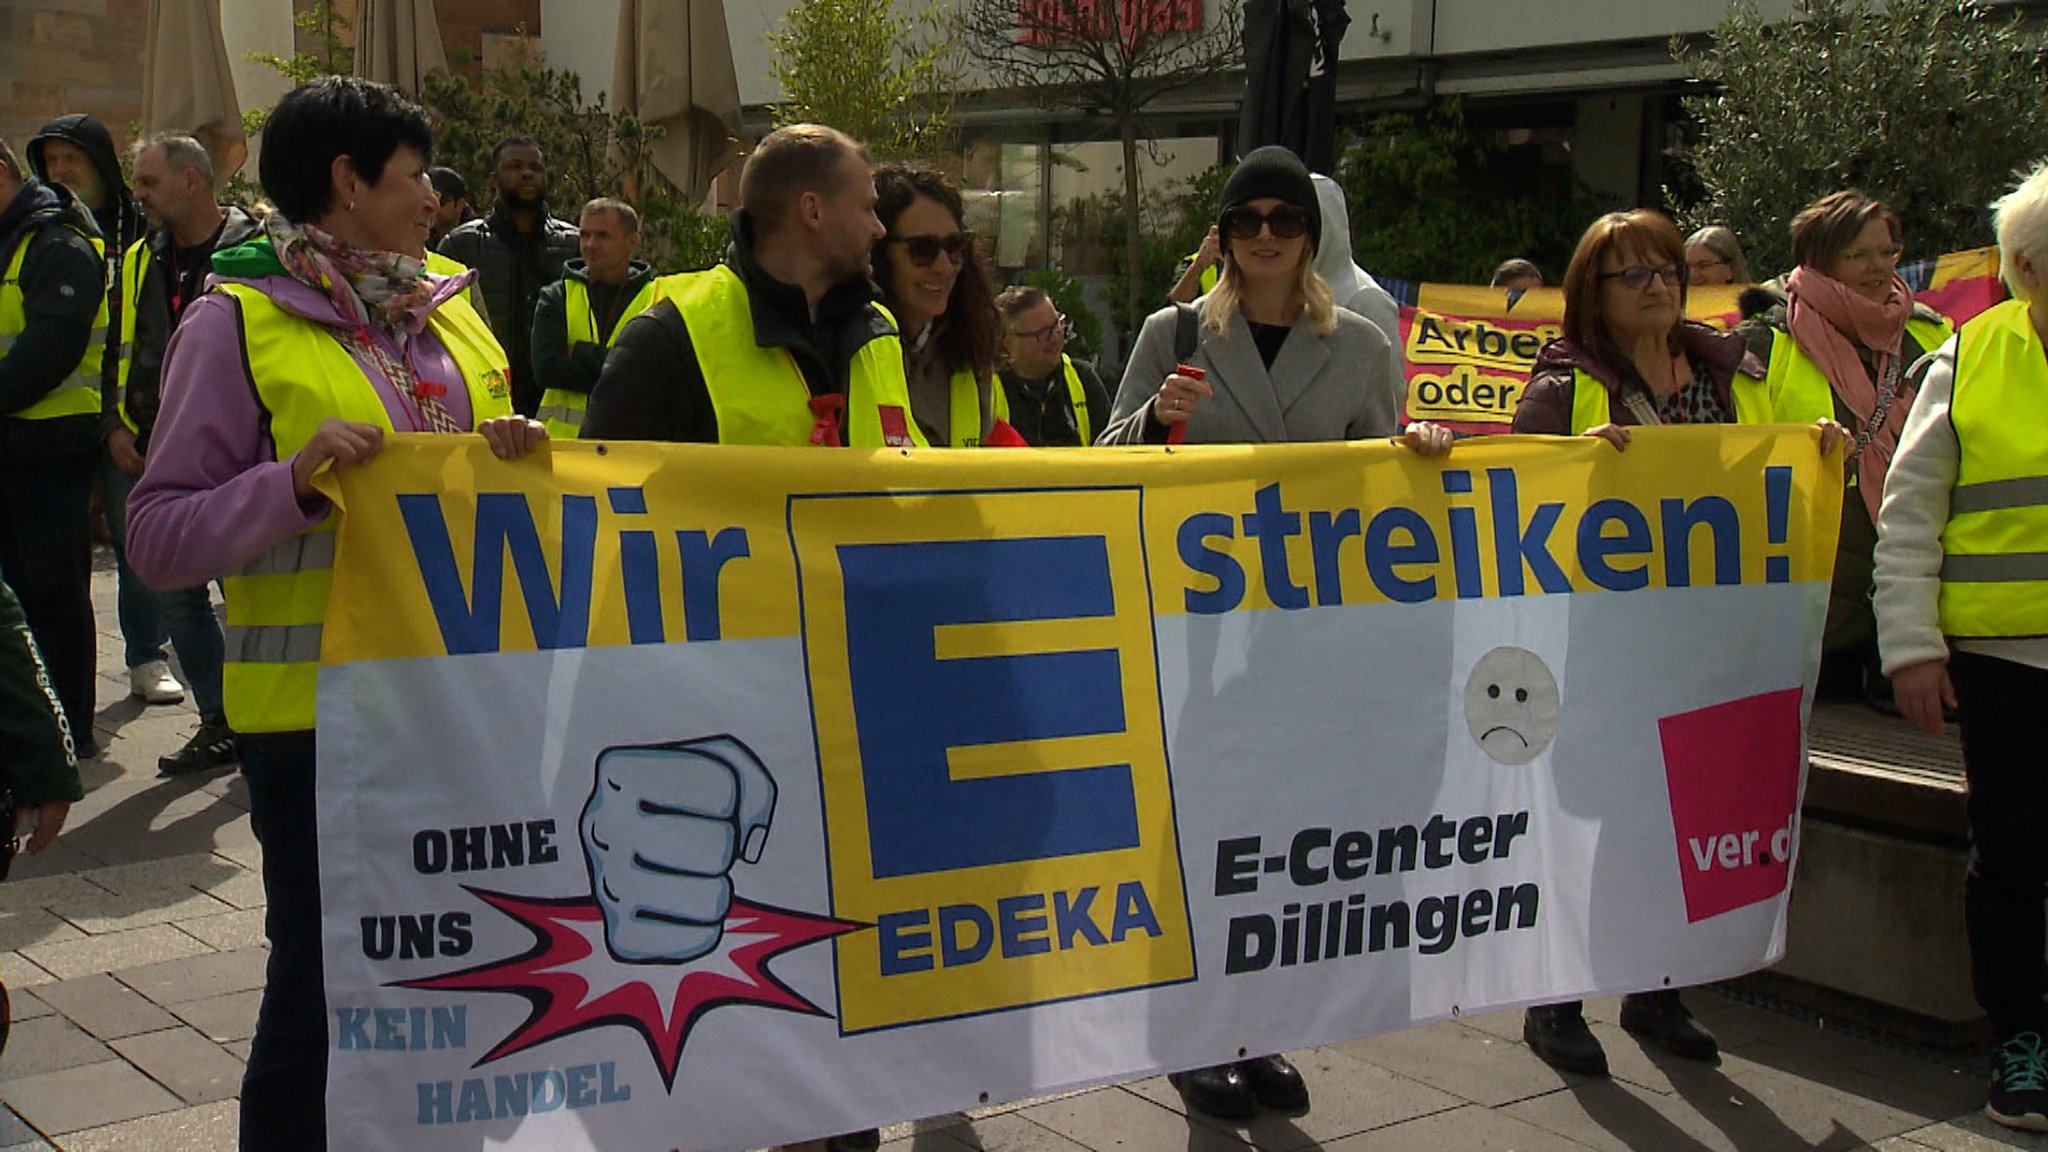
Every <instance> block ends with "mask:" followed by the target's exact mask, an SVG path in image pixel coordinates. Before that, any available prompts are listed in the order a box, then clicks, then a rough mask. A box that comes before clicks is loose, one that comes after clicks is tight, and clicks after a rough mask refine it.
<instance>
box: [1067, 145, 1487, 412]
mask: <svg viewBox="0 0 2048 1152" xmlns="http://www.w3.org/2000/svg"><path fill="white" fill-rule="evenodd" d="M1216 223H1217V227H1218V229H1219V231H1220V234H1221V236H1222V244H1223V254H1224V261H1223V275H1222V278H1221V279H1219V280H1218V281H1217V282H1216V288H1215V290H1213V291H1212V292H1210V293H1209V294H1208V295H1207V296H1205V297H1203V298H1202V299H1201V300H1200V301H1199V302H1197V303H1196V304H1194V305H1188V307H1193V308H1195V309H1196V310H1197V313H1198V315H1199V318H1200V329H1199V333H1200V335H1199V339H1198V343H1197V346H1196V350H1195V352H1194V353H1193V355H1192V356H1191V357H1190V361H1191V366H1193V367H1199V368H1201V369H1202V370H1203V375H1202V377H1201V378H1196V377H1193V376H1188V375H1185V374H1183V373H1181V372H1180V371H1178V367H1179V366H1180V363H1181V360H1180V357H1178V356H1176V355H1175V344H1176V339H1175V338H1176V334H1177V328H1178V326H1179V322H1180V314H1179V308H1180V307H1182V306H1180V305H1175V306H1170V307H1167V308H1164V309H1161V310H1160V311H1158V312H1155V313H1153V314H1152V315H1151V316H1150V317H1149V318H1147V319H1146V321H1145V326H1144V328H1143V329H1142V330H1141V331H1140V332H1139V334H1138V341H1137V345H1136V347H1134V348H1133V349H1132V352H1131V360H1130V363H1129V365H1128V366H1126V367H1125V369H1124V378H1123V383H1122V384H1121V385H1120V386H1119V387H1118V388H1117V395H1116V403H1115V404H1114V405H1112V406H1111V411H1110V421H1109V427H1108V428H1106V429H1104V430H1103V433H1102V435H1101V436H1100V437H1098V438H1097V440H1096V442H1097V443H1098V444H1164V443H1166V441H1167V434H1168V430H1169V429H1171V428H1173V427H1174V426H1176V425H1184V426H1185V429H1186V431H1185V433H1184V435H1185V437H1186V440H1187V442H1188V443H1191V444H1270V443H1285V442H1289V441H1313V440H1356V439H1363V438H1366V437H1374V436H1394V435H1399V434H1400V416H1401V381H1400V380H1399V379H1397V378H1396V377H1395V375H1394V372H1393V370H1392V368H1391V365H1392V364H1393V355H1392V352H1391V350H1390V349H1389V347H1388V337H1387V336H1386V334H1384V333H1382V332H1381V331H1380V330H1379V328H1377V327H1376V326H1374V325H1373V323H1372V322H1371V321H1369V320H1365V319H1363V318H1361V317H1359V316H1358V315H1356V314H1355V313H1352V312H1347V311H1345V310H1343V309H1341V308H1338V307H1337V306H1336V302H1335V300H1334V298H1333V296H1332V294H1331V292H1330V286H1329V285H1328V284H1327V283H1326V282H1324V280H1323V278H1322V277H1321V276H1319V275H1317V274H1316V270H1315V258H1316V244H1317V242H1318V241H1319V240H1320V239H1321V237H1322V230H1323V221H1322V209H1321V206H1320V204H1319V202H1318V199H1317V196H1316V190H1315V185H1314V183H1313V182H1312V181H1311V180H1310V178H1309V172H1308V169H1307V168H1306V167H1305V166H1304V165H1303V164H1302V162H1301V161H1300V160H1299V159H1297V158H1296V157H1295V155H1294V154H1293V153H1292V152H1289V151H1288V150H1287V149H1285V148H1280V147H1276V146H1268V147H1265V148H1260V149H1257V150H1255V151H1253V152H1252V153H1251V154H1250V155H1248V156H1246V157H1245V158H1244V160H1243V161H1242V162H1240V163H1239V164H1238V166H1237V171H1235V172H1233V173H1232V174H1231V176H1230V179H1229V181H1228V182H1227V183H1225V184H1224V186H1223V198H1222V207H1221V211H1220V212H1219V213H1218V215H1217V220H1216ZM1405 439H1406V442H1407V443H1408V444H1409V445H1410V446H1411V447H1414V448H1416V449H1418V450H1420V451H1424V452H1441V451H1445V450H1447V449H1448V448H1449V447H1450V443H1451V436H1450V432H1449V430H1447V429H1443V428H1439V427H1437V426H1435V425H1433V424H1426V423H1418V424H1411V425H1409V427H1408V432H1407V435H1406V437H1405Z"/></svg>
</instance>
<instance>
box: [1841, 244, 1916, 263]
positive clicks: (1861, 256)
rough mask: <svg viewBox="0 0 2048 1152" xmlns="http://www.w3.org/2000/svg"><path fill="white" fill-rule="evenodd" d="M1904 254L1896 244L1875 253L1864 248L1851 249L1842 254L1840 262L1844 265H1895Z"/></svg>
mask: <svg viewBox="0 0 2048 1152" xmlns="http://www.w3.org/2000/svg"><path fill="white" fill-rule="evenodd" d="M1905 254H1906V250H1905V249H1904V248H1901V247H1899V246H1898V245H1897V244H1893V245H1892V246H1890V247H1888V248H1879V249H1877V250H1876V251H1875V252H1873V251H1870V250H1869V249H1865V248H1851V249H1849V250H1848V251H1847V252H1844V253H1842V262H1843V263H1845V264H1869V263H1873V262H1875V263H1878V264H1897V263H1898V262H1899V257H1901V256H1903V255H1905Z"/></svg>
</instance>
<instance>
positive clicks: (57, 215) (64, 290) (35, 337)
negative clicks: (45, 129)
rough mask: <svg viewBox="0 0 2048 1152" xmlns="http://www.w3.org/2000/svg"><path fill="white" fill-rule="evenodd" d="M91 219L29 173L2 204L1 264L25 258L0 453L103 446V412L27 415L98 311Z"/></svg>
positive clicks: (1, 398) (55, 381) (1, 402)
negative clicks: (82, 232) (20, 252)
mask: <svg viewBox="0 0 2048 1152" xmlns="http://www.w3.org/2000/svg"><path fill="white" fill-rule="evenodd" d="M91 227H92V224H91V222H90V221H89V220H87V219H85V218H84V216H83V215H82V212H81V209H79V208H78V207H77V201H75V200H74V199H72V197H71V193H69V192H67V191H65V189H64V188H63V187H62V186H61V185H56V184H45V183H43V182H42V181H40V180H33V179H32V180H30V181H29V182H28V183H26V184H23V185H22V186H21V191H19V192H17V193H15V196H14V199H13V200H12V201H10V202H9V203H8V204H7V206H6V207H5V208H0V267H5V266H6V265H7V264H9V263H12V262H13V260H14V253H15V249H16V248H17V247H19V246H21V245H23V244H26V245H27V246H28V248H27V250H26V252H25V253H24V254H23V256H22V263H21V297H22V301H21V303H22V312H23V316H22V330H21V332H20V333H19V334H17V335H16V336H15V338H14V343H13V344H12V345H11V346H9V347H8V349H7V350H6V351H5V352H4V353H0V459H26V458H39V459H47V458H49V457H51V456H63V455H69V454H71V453H74V452H91V451H93V450H95V449H96V448H97V447H98V446H99V439H100V417H99V416H96V415H81V416H59V417H57V418H55V419H50V420H24V419H22V418H20V417H19V416H17V415H15V414H16V413H18V412H20V411H21V410H22V409H24V408H26V407H28V406H29V405H31V404H34V403H35V402H36V401H38V400H41V399H42V398H43V397H45V396H47V395H49V394H50V392H51V390H52V389H54V388H56V387H57V386H58V385H59V384H62V383H63V382H64V379H65V378H66V377H68V376H70V375H71V373H72V372H74V371H76V370H77V368H78V362H79V361H80V360H81V359H83V358H84V356H85V348H86V345H87V344H88V343H90V342H91V340H92V329H93V321H94V319H96V318H97V317H98V316H99V311H100V290H101V287H102V285H103V284H104V283H105V276H106V273H105V270H104V265H103V264H102V263H101V261H100V256H99V253H97V252H95V251H93V247H92V242H91V241H90V240H87V239H86V238H85V237H84V236H83V235H80V230H81V229H83V230H90V229H91Z"/></svg>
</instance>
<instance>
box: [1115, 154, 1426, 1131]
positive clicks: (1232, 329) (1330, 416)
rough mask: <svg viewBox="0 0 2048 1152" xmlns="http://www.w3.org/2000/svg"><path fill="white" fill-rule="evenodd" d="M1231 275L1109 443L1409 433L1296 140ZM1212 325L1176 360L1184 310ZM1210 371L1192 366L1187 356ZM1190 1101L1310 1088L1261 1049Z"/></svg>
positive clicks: (1230, 200)
mask: <svg viewBox="0 0 2048 1152" xmlns="http://www.w3.org/2000/svg"><path fill="white" fill-rule="evenodd" d="M1216 223H1217V227H1218V230H1219V232H1220V234H1221V236H1222V245H1223V255H1224V261H1223V274H1222V277H1221V278H1220V279H1219V280H1218V281H1217V282H1216V287H1215V288H1214V289H1213V290H1212V291H1210V292H1209V294H1208V295H1206V296H1204V297H1202V299H1201V300H1199V301H1197V302H1196V303H1195V304H1193V305H1178V304H1177V305H1171V306H1169V307H1167V308H1165V309H1162V310H1161V311H1159V312H1156V313H1154V314H1153V315H1152V316H1151V317H1149V318H1148V319H1147V320H1146V321H1145V326H1144V329H1143V330H1142V331H1141V332H1140V333H1139V335H1138V342H1137V346H1136V348H1135V349H1134V350H1133V351H1132V353H1131V361H1130V364H1129V366H1128V367H1126V368H1125V370H1124V378H1123V383H1122V384H1121V385H1120V386H1119V387H1118V389H1117V396H1116V403H1115V404H1114V405H1113V407H1112V410H1111V415H1110V423H1109V427H1108V428H1107V429H1105V430H1104V431H1103V433H1102V435H1101V436H1100V437H1098V438H1097V439H1096V443H1098V444H1164V443H1166V442H1167V441H1168V434H1169V431H1170V430H1171V429H1173V428H1176V427H1179V428H1182V429H1185V433H1184V434H1185V437H1186V442H1187V443H1190V444H1271V443H1284V442H1289V441H1325V440H1355V439H1362V438H1366V437H1382V436H1394V435H1398V434H1400V426H1399V420H1400V414H1401V383H1400V381H1398V380H1396V379H1395V378H1394V373H1393V369H1392V367H1391V364H1392V357H1391V354H1390V352H1389V350H1388V347H1387V337H1386V336H1385V335H1384V334H1382V333H1381V332H1380V330H1379V328H1378V327H1376V326H1375V325H1374V324H1373V323H1372V322H1371V321H1369V320H1366V319H1364V318H1362V317H1360V316H1358V315H1357V314H1356V313H1352V312H1347V311H1344V310H1343V309H1341V308H1338V307H1337V306H1336V303H1335V301H1334V299H1333V298H1332V295H1331V292H1330V287H1329V285H1328V284H1326V283H1325V282H1324V281H1323V278H1322V277H1321V276H1319V275H1317V274H1316V271H1315V266H1314V265H1315V257H1316V243H1317V241H1318V240H1319V239H1320V238H1321V234H1322V226H1323V222H1322V210H1321V207H1320V204H1319V203H1318V199H1317V196H1316V190H1315V185H1314V183H1312V182H1311V180H1310V178H1309V172H1308V169H1307V168H1306V167H1305V166H1303V164H1302V162H1301V161H1300V160H1299V159H1297V158H1296V157H1295V155H1294V154H1293V153H1292V152H1289V151H1288V150H1286V149H1285V148H1279V147H1270V146H1269V147H1265V148H1260V149H1257V150H1255V151H1253V152H1252V153H1251V154H1250V155H1248V156H1246V157H1245V158H1244V160H1243V161H1242V162H1241V163H1239V164H1238V166H1237V170H1236V171H1235V172H1233V173H1232V174H1231V176H1230V179H1229V181H1228V182H1226V183H1225V184H1224V186H1223V197H1222V205H1221V211H1220V212H1219V213H1218V215H1217V221H1216ZM1184 307H1187V308H1193V309H1194V310H1195V311H1194V313H1193V316H1194V319H1195V320H1196V322H1197V323H1198V324H1199V328H1198V329H1197V336H1196V341H1195V348H1194V350H1193V351H1192V352H1191V353H1189V354H1187V355H1186V356H1185V358H1183V357H1182V356H1177V355H1176V354H1175V347H1176V342H1177V336H1178V334H1179V325H1180V323H1181V313H1180V309H1181V308H1184ZM1184 360H1185V365H1186V366H1187V367H1191V368H1197V369H1199V370H1201V373H1202V374H1201V375H1200V376H1194V375H1189V374H1188V373H1186V372H1184V371H1182V370H1181V367H1182V365H1183V362H1184ZM1404 439H1405V442H1406V443H1407V444H1408V445H1409V446H1410V447H1412V448H1414V449H1416V450H1418V451H1421V452H1424V453H1429V454H1435V453H1439V452H1443V451H1447V450H1448V449H1449V448H1450V443H1451V437H1450V432H1449V430H1448V429H1444V428H1439V427H1437V426H1435V425H1431V424H1413V425H1410V426H1409V428H1408V431H1407V433H1406V436H1405V438H1404ZM1168 1080H1169V1081H1170V1082H1171V1083H1172V1084H1173V1086H1174V1087H1175V1088H1176V1089H1178V1090H1179V1091H1180V1094H1181V1098H1182V1099H1183V1100H1185V1101H1186V1102H1187V1105H1188V1107H1189V1108H1190V1109H1192V1110H1193V1111H1197V1112H1202V1113H1205V1114H1207V1115H1210V1116H1215V1117H1218V1118H1221V1119H1226V1120H1242V1119H1248V1118H1250V1117H1252V1116H1255V1115H1257V1114H1258V1111H1259V1109H1260V1108H1261V1107H1265V1108H1273V1109H1278V1110H1281V1111H1298V1110H1300V1109H1303V1108H1306V1107H1308V1085H1307V1084H1306V1083H1305V1082H1304V1081H1303V1080H1302V1077H1301V1073H1300V1072H1299V1071H1297V1070H1296V1069H1295V1067H1294V1065H1292V1064H1290V1063H1289V1062H1288V1061H1287V1059H1286V1058H1285V1057H1283V1056H1278V1055H1272V1056H1257V1057H1253V1058H1251V1059H1248V1060H1239V1061H1236V1062H1235V1063H1231V1064H1220V1065H1217V1066H1214V1067H1210V1068H1195V1069H1190V1070H1188V1071H1186V1072H1177V1073H1174V1074H1173V1075H1172V1076H1170V1077H1168Z"/></svg>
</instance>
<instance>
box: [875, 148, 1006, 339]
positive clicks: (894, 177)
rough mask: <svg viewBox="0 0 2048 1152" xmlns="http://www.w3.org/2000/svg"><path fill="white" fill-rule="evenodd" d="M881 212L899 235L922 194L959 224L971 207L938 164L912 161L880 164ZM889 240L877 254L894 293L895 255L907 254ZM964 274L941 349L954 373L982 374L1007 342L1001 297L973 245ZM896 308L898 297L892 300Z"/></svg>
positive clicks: (879, 276)
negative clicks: (907, 212)
mask: <svg viewBox="0 0 2048 1152" xmlns="http://www.w3.org/2000/svg"><path fill="white" fill-rule="evenodd" d="M875 195H876V197H877V199H876V201H875V215H877V216H879V217H881V218H882V226H883V227H885V228H887V229H888V230H889V234H890V235H891V236H894V235H895V234H896V220H897V218H898V217H900V216H902V215H903V211H904V209H906V208H908V207H910V205H911V204H912V203H914V202H915V201H916V200H917V198H918V197H919V196H923V197H924V198H926V199H928V200H934V201H937V202H938V203H939V204H941V205H943V206H944V207H945V209H946V211H947V212H950V213H952V215H953V224H954V226H955V227H958V228H963V229H964V228H965V226H966V220H967V211H966V207H965V205H963V204H962V203H961V200H960V190H959V189H958V188H956V187H954V186H953V182H952V181H951V180H949V179H947V178H946V174H945V173H943V172H940V171H938V170H937V169H934V168H924V167H915V166H912V165H908V164H884V165H882V166H881V167H879V168H877V169H875ZM896 248H897V246H896V245H893V244H889V243H886V242H884V243H881V244H877V245H875V254H874V256H873V258H872V262H873V268H874V276H875V282H876V283H878V284H880V285H881V286H882V292H883V295H884V296H885V297H886V296H887V295H888V289H889V269H890V262H891V261H892V260H898V259H904V258H905V257H903V256H901V255H900V254H898V253H897V251H896ZM960 257H961V264H960V277H959V279H957V280H955V281H953V295H952V297H951V298H950V299H948V300H947V301H946V327H945V330H944V331H943V332H940V333H939V354H940V355H941V356H942V357H943V358H944V360H945V364H946V368H947V370H948V371H950V372H958V371H960V370H961V369H963V368H970V369H972V370H973V371H974V373H975V375H977V376H992V375H993V373H994V372H995V364H996V349H997V348H998V347H999V346H1000V345H1001V344H1002V339H1003V322H1002V317H1001V316H999V315H998V314H997V312H996V302H995V296H994V295H993V294H992V293H991V292H990V291H989V286H988V276H987V274H986V273H984V272H983V271H982V269H981V258H980V257H979V256H976V255H975V253H974V246H973V245H971V244H970V245H968V246H967V247H966V248H963V249H961V252H960ZM886 302H887V303H888V304H889V305H890V307H891V310H892V311H893V310H894V306H895V303H896V302H895V301H893V300H889V301H886Z"/></svg>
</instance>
